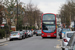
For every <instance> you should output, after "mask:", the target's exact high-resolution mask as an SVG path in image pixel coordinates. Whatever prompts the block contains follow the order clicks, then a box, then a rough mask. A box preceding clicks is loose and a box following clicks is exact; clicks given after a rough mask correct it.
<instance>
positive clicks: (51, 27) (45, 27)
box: [42, 24, 55, 33]
mask: <svg viewBox="0 0 75 50" xmlns="http://www.w3.org/2000/svg"><path fill="white" fill-rule="evenodd" d="M42 30H43V32H47V33H51V32H54V31H55V25H45V24H43V26H42Z"/></svg>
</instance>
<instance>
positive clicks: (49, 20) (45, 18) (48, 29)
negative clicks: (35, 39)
mask: <svg viewBox="0 0 75 50" xmlns="http://www.w3.org/2000/svg"><path fill="white" fill-rule="evenodd" d="M41 19H42V20H41V27H42V28H41V31H42V34H41V36H42V38H44V37H55V38H56V37H57V23H56V14H53V13H45V14H42V18H41Z"/></svg>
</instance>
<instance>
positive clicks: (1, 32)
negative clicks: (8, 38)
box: [0, 29, 5, 38]
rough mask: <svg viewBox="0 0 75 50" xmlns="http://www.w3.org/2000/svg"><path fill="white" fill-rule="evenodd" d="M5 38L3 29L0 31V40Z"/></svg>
mask: <svg viewBox="0 0 75 50" xmlns="http://www.w3.org/2000/svg"><path fill="white" fill-rule="evenodd" d="M3 37H5V30H4V29H0V38H3Z"/></svg>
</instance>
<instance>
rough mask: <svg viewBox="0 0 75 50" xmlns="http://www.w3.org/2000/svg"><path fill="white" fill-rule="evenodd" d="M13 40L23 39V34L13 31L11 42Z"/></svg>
mask: <svg viewBox="0 0 75 50" xmlns="http://www.w3.org/2000/svg"><path fill="white" fill-rule="evenodd" d="M12 39H22V34H21V33H20V31H13V32H11V33H10V41H11V40H12Z"/></svg>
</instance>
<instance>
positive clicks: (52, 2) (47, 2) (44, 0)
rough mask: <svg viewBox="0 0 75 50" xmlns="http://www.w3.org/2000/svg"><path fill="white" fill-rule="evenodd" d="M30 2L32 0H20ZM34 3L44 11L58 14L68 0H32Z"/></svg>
mask: <svg viewBox="0 0 75 50" xmlns="http://www.w3.org/2000/svg"><path fill="white" fill-rule="evenodd" d="M20 1H21V2H24V3H26V4H28V3H29V2H30V0H20ZM31 1H32V3H33V4H34V5H37V6H38V8H39V9H40V10H41V11H42V12H43V13H55V14H58V13H59V10H60V7H61V6H62V5H63V4H65V3H66V0H31Z"/></svg>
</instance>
